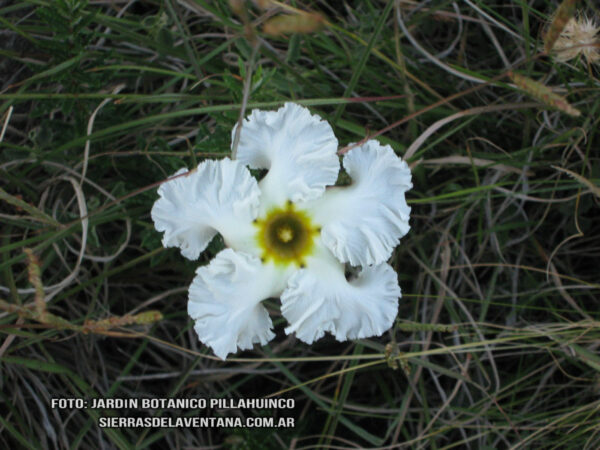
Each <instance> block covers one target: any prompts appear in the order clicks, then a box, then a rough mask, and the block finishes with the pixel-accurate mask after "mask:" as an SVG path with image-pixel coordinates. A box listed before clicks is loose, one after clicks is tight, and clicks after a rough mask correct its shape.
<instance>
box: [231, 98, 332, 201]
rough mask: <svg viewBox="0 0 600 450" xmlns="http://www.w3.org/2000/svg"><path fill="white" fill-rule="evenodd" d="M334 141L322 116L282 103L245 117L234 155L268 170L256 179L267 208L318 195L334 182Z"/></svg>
mask: <svg viewBox="0 0 600 450" xmlns="http://www.w3.org/2000/svg"><path fill="white" fill-rule="evenodd" d="M236 128H237V125H236V127H235V128H234V129H233V132H232V136H235V133H236ZM337 145H338V141H337V139H336V138H335V135H334V134H333V130H332V129H331V127H330V126H329V124H328V123H327V122H326V121H324V120H321V118H320V117H319V116H317V115H311V114H310V111H309V110H308V109H307V108H304V107H302V106H300V105H296V104H294V103H286V104H285V105H284V106H283V107H282V108H280V109H278V110H277V111H261V110H256V109H255V110H254V111H252V114H250V116H249V117H248V118H247V119H246V120H244V122H243V126H242V130H241V132H240V141H239V145H238V150H237V158H238V160H239V161H241V162H243V163H244V164H248V165H249V166H250V167H251V168H253V169H269V172H268V173H267V175H265V177H264V178H263V179H262V180H261V182H260V187H261V191H262V192H263V199H262V203H264V207H265V208H267V209H268V208H269V207H270V206H272V205H282V204H284V203H285V201H286V200H291V201H293V202H298V201H303V200H309V199H313V198H316V197H318V196H320V195H321V194H322V193H323V191H324V190H325V187H326V186H328V185H332V184H334V183H335V181H336V180H337V176H338V172H339V169H340V164H339V160H338V157H337V155H336V151H337ZM261 206H263V205H262V204H261Z"/></svg>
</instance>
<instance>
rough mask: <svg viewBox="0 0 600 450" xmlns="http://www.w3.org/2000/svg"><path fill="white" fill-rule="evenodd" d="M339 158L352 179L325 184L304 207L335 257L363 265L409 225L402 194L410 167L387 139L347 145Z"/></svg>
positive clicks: (383, 255)
mask: <svg viewBox="0 0 600 450" xmlns="http://www.w3.org/2000/svg"><path fill="white" fill-rule="evenodd" d="M343 163H344V168H345V169H346V172H347V173H348V175H350V177H351V178H352V184H351V185H350V186H348V187H339V188H338V187H334V188H331V189H329V190H327V191H326V192H325V194H324V195H323V196H322V197H321V198H319V199H317V200H315V201H313V202H309V203H307V204H306V209H307V210H309V211H310V213H311V216H312V217H313V218H314V220H315V222H316V223H318V224H320V225H321V226H322V232H321V238H322V239H323V242H324V244H325V245H326V246H327V248H329V250H331V252H332V253H333V254H334V255H335V256H336V257H337V258H338V259H339V260H340V261H342V262H348V263H350V264H351V265H353V266H363V267H364V266H367V265H372V264H380V263H382V262H384V261H386V260H387V259H388V258H389V257H390V256H391V253H392V251H393V250H394V248H395V247H396V245H398V241H399V240H400V238H401V237H402V236H404V235H405V234H406V233H408V230H409V229H410V226H409V224H408V220H409V217H410V207H409V206H408V205H407V203H406V198H405V196H404V193H405V192H406V191H407V190H409V189H411V188H412V183H411V173H410V169H409V167H408V165H407V164H406V162H405V161H403V160H402V159H400V158H399V157H398V156H397V155H396V154H395V153H394V151H393V149H392V148H391V147H390V146H389V145H381V144H380V143H379V142H377V141H375V140H371V141H367V142H366V143H365V144H363V145H361V146H360V147H356V148H353V149H352V150H350V151H349V152H348V153H347V154H346V155H345V157H344V161H343Z"/></svg>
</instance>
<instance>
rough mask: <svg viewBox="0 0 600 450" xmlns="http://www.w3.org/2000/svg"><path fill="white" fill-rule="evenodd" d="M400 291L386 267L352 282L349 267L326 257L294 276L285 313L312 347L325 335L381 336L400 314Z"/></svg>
mask: <svg viewBox="0 0 600 450" xmlns="http://www.w3.org/2000/svg"><path fill="white" fill-rule="evenodd" d="M399 297H400V287H399V286H398V279H397V276H396V273H395V272H394V270H393V269H392V267H391V266H390V265H388V264H387V263H384V264H380V265H377V266H369V267H365V268H364V269H363V270H362V272H361V273H360V274H359V275H358V277H357V278H356V279H355V280H353V281H350V282H348V281H347V280H346V277H345V276H344V266H343V265H342V264H340V263H339V262H338V261H336V260H335V259H334V258H333V256H331V255H329V257H327V256H326V255H324V254H323V253H322V252H321V255H320V256H319V257H318V258H315V259H314V260H311V261H309V263H308V264H307V268H306V269H301V270H298V271H297V272H295V273H294V274H293V275H292V276H291V277H290V278H289V280H288V286H287V288H286V289H285V291H283V294H282V295H281V312H282V314H283V316H284V317H285V318H286V319H287V320H288V321H289V322H290V326H289V327H288V328H286V330H285V331H286V333H288V334H289V333H293V332H295V333H296V336H297V337H298V338H299V339H301V340H302V341H304V342H306V343H308V344H310V343H312V342H313V341H315V340H317V339H319V338H321V337H322V336H323V335H324V334H325V332H326V331H328V332H330V333H331V334H333V335H334V336H335V338H336V339H337V340H338V341H345V340H346V339H360V338H366V337H370V336H380V335H381V334H382V333H383V332H384V331H386V330H387V329H389V328H390V327H391V326H392V323H393V322H394V319H395V317H396V314H397V312H398V298H399Z"/></svg>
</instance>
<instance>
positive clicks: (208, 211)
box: [151, 158, 260, 259]
mask: <svg viewBox="0 0 600 450" xmlns="http://www.w3.org/2000/svg"><path fill="white" fill-rule="evenodd" d="M186 172H187V169H180V170H179V171H178V172H176V173H175V175H181V174H183V173H186ZM158 195H159V196H160V198H159V199H158V200H157V201H156V202H155V203H154V206H153V207H152V214H151V215H152V220H153V221H154V226H155V228H156V229H157V230H158V231H164V233H165V234H164V236H163V241H162V242H163V245H164V246H165V247H179V248H180V249H181V253H182V254H183V256H185V257H186V258H189V259H196V258H198V256H199V255H200V253H201V252H202V251H203V250H204V249H205V248H206V246H207V245H208V243H209V242H210V240H211V239H212V238H213V237H214V236H215V235H216V234H217V232H219V233H221V234H222V235H223V238H224V239H225V242H226V243H227V244H228V245H231V246H233V247H235V248H239V249H244V250H246V249H247V247H249V246H250V245H251V240H252V239H251V235H252V233H253V231H252V220H254V219H255V218H256V216H257V214H258V207H259V203H260V189H259V188H258V184H257V182H256V180H255V179H254V178H253V177H252V176H251V175H250V172H249V171H248V169H247V168H246V167H245V166H244V165H243V164H241V163H240V162H238V161H231V160H230V159H228V158H226V159H223V160H220V161H212V160H207V161H204V162H203V163H201V164H200V165H198V168H197V169H196V170H193V171H191V172H189V173H188V175H187V176H180V177H178V178H175V179H172V180H169V181H167V182H166V183H163V184H162V185H161V186H160V187H159V188H158Z"/></svg>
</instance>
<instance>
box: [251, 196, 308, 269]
mask: <svg viewBox="0 0 600 450" xmlns="http://www.w3.org/2000/svg"><path fill="white" fill-rule="evenodd" d="M254 225H255V226H256V227H257V232H256V240H257V242H258V245H259V247H260V248H261V250H262V260H263V261H264V262H267V261H272V262H274V263H276V264H282V265H288V264H292V263H293V264H296V265H297V266H298V267H304V265H305V261H304V259H305V258H306V256H308V255H310V253H311V252H312V249H313V246H314V238H315V236H316V235H317V234H318V233H319V231H320V228H319V227H315V226H313V225H312V223H311V220H310V218H309V217H308V215H307V214H306V213H305V212H304V211H300V210H296V209H295V207H294V204H293V203H292V202H290V201H288V202H287V204H286V206H285V207H284V208H275V209H272V210H270V211H269V212H267V214H266V215H265V217H264V218H262V219H257V220H255V221H254Z"/></svg>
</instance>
